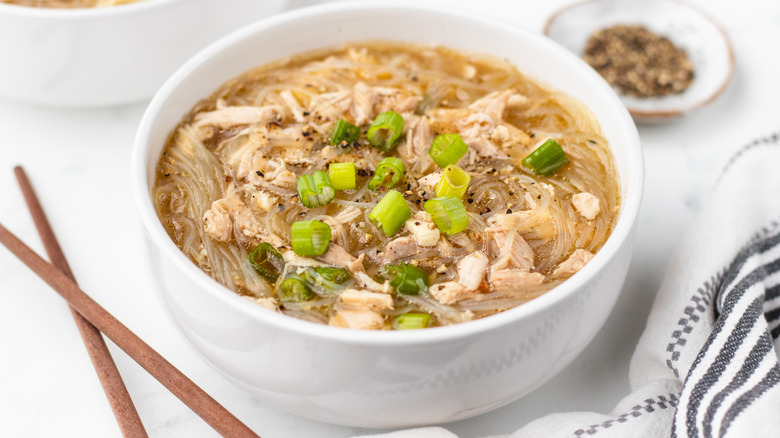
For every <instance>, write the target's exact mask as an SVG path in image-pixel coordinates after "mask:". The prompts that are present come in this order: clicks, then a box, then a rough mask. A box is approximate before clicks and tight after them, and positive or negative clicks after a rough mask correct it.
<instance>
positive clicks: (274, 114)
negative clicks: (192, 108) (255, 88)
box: [192, 106, 282, 139]
mask: <svg viewBox="0 0 780 438" xmlns="http://www.w3.org/2000/svg"><path fill="white" fill-rule="evenodd" d="M281 112H282V108H281V107H279V106H260V107H257V106H226V107H223V108H218V109H216V110H214V111H208V112H204V113H198V114H196V115H195V118H194V120H193V122H192V126H193V128H195V130H196V131H197V132H198V133H204V130H205V129H206V128H207V127H209V126H213V127H215V128H218V129H226V128H230V127H232V126H238V125H250V124H256V123H261V124H265V123H271V122H274V121H276V120H277V119H278V117H279V116H280V114H281ZM205 137H206V136H205V135H201V136H199V138H200V139H203V138H205Z"/></svg>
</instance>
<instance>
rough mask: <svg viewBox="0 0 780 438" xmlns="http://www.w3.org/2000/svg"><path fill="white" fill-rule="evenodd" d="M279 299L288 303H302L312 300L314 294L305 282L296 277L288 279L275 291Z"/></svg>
mask: <svg viewBox="0 0 780 438" xmlns="http://www.w3.org/2000/svg"><path fill="white" fill-rule="evenodd" d="M277 294H278V295H279V299H280V300H282V301H286V302H288V303H302V302H304V301H309V300H310V299H312V298H314V292H312V291H311V288H310V287H309V285H308V284H306V282H305V281H303V280H302V279H300V278H298V277H288V278H286V279H284V281H282V284H280V285H279V288H278V289H277Z"/></svg>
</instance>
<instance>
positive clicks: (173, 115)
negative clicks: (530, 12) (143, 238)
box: [132, 4, 643, 427]
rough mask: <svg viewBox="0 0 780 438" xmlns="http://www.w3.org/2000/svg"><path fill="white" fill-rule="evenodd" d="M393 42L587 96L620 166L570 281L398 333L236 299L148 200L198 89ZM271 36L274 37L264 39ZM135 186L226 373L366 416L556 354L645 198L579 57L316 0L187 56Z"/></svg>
mask: <svg viewBox="0 0 780 438" xmlns="http://www.w3.org/2000/svg"><path fill="white" fill-rule="evenodd" d="M366 39H391V40H401V41H413V42H425V43H440V44H444V45H447V46H450V47H454V48H458V49H461V50H465V51H470V52H488V53H492V54H494V55H498V56H502V57H505V58H507V59H509V60H510V61H511V62H513V63H515V64H516V65H517V66H518V67H519V68H520V69H521V70H522V71H524V72H526V73H528V74H530V75H531V76H533V77H535V78H537V79H538V80H540V81H542V82H545V83H547V84H549V86H551V87H553V88H555V89H558V90H561V91H563V92H565V93H568V94H570V95H572V96H575V97H576V98H578V99H580V100H581V101H583V102H584V103H585V104H587V105H588V106H589V107H590V108H591V110H592V111H593V112H594V113H595V115H596V117H597V118H598V120H599V122H600V123H601V126H602V128H603V131H604V135H605V136H606V138H607V139H608V141H609V142H610V144H611V146H612V150H613V152H614V156H615V160H616V162H617V167H618V169H619V172H620V187H621V190H622V195H623V201H622V204H621V211H620V217H619V219H618V221H617V224H616V226H615V229H614V231H613V233H612V235H611V237H610V238H609V240H608V241H607V242H606V244H605V245H604V247H603V248H602V249H601V251H599V252H598V254H596V256H595V257H594V259H593V260H592V261H591V262H590V263H589V264H588V265H587V266H585V268H584V269H582V270H581V271H580V272H578V273H577V274H575V275H574V276H573V277H572V278H571V279H569V280H567V281H566V282H565V283H563V284H562V285H560V286H559V287H557V288H555V289H554V290H552V291H550V292H548V293H547V294H545V295H543V296H541V297H539V298H537V299H535V300H533V301H531V302H529V303H527V304H524V305H522V306H520V307H517V308H515V309H512V310H509V311H507V312H504V313H501V314H498V315H494V316H490V317H488V318H484V319H481V320H477V321H472V322H467V323H463V324H459V325H454V326H448V327H440V328H432V329H427V330H421V331H409V332H393V331H388V332H372V331H352V330H348V329H341V328H335V327H327V326H320V325H315V324H312V323H308V322H304V321H300V320H297V319H294V318H291V317H287V316H284V315H281V314H277V313H275V312H271V311H268V310H266V309H263V308H261V307H260V306H257V305H254V304H252V303H250V302H247V301H246V300H245V299H243V298H241V297H239V296H238V295H236V294H235V293H233V292H231V291H229V290H228V289H226V288H224V287H223V286H221V285H219V284H218V283H216V282H215V281H214V280H212V279H211V278H210V277H208V276H207V275H206V274H204V273H203V272H201V271H200V270H199V269H198V268H197V267H196V266H195V265H194V264H193V263H192V262H190V261H189V260H188V259H187V258H186V257H185V256H184V255H183V254H182V253H181V252H180V251H179V249H178V248H177V247H176V246H175V245H174V243H173V242H172V241H171V239H170V238H169V237H168V235H167V234H166V232H165V230H164V228H163V226H162V225H161V224H160V222H159V220H158V218H157V215H156V214H155V211H154V207H153V205H152V200H151V197H150V187H151V185H152V183H153V175H154V169H155V166H156V164H157V161H158V158H159V156H160V153H161V150H162V147H163V145H164V143H165V140H166V138H167V137H168V135H169V133H170V132H171V130H172V129H173V128H174V127H175V125H176V124H177V123H178V122H179V120H180V119H181V118H182V116H183V115H185V114H186V113H187V112H188V111H189V110H190V108H191V107H192V106H193V105H194V104H195V103H196V102H197V101H198V100H199V99H201V98H203V97H206V96H208V95H209V94H210V93H211V92H212V91H213V90H214V89H216V88H217V87H218V86H219V85H220V84H222V83H223V82H225V81H227V80H228V79H230V78H232V77H234V76H236V75H238V74H239V73H241V72H244V71H245V70H247V69H249V68H251V67H253V66H256V65H261V64H265V63H268V62H270V61H274V60H276V59H279V58H282V57H285V56H288V55H290V54H294V53H298V52H303V51H308V50H312V49H315V48H321V47H325V46H331V45H334V44H338V43H343V42H347V41H356V40H357V41H359V40H366ZM271 42H273V43H271ZM132 167H133V168H132V176H133V190H134V193H135V197H136V201H137V203H138V209H139V211H140V215H141V218H142V221H143V224H144V227H145V229H146V232H147V237H148V241H149V254H150V256H149V260H150V263H151V265H152V267H153V270H154V272H155V275H156V277H157V280H158V282H159V285H160V291H161V295H162V298H163V301H164V302H165V304H166V306H167V308H168V310H169V312H170V314H171V316H172V318H173V320H174V321H175V323H176V325H177V326H178V327H179V329H180V330H181V332H182V334H183V335H184V337H185V338H186V339H187V341H188V342H189V343H190V344H192V346H194V347H195V349H197V351H199V352H200V353H201V354H202V356H203V357H204V358H205V359H206V360H207V361H208V362H209V363H210V364H211V365H212V366H213V367H214V368H215V369H217V370H218V371H220V372H221V373H222V374H223V375H224V376H225V377H227V378H228V379H229V380H231V381H232V382H234V383H236V384H237V385H239V386H241V387H244V388H246V389H247V390H249V391H251V392H253V393H255V394H257V396H259V397H261V398H263V399H265V400H270V401H273V402H275V403H276V404H278V405H279V406H281V407H282V408H284V409H286V410H289V411H292V412H295V413H297V414H300V415H303V416H306V417H311V418H314V419H318V420H323V421H327V422H333V423H340V424H347V425H354V426H364V427H403V426H414V425H423V424H432V423H442V422H449V421H454V420H459V419H463V418H467V417H471V416H474V415H478V414H481V413H484V412H487V411H490V410H492V409H494V408H497V407H500V406H502V405H505V404H507V403H509V402H511V401H513V400H515V399H517V398H519V397H521V396H523V395H524V394H526V393H528V392H529V391H531V390H533V389H534V388H536V387H537V386H539V385H541V384H542V383H544V382H545V381H547V380H548V379H550V378H551V377H552V376H554V375H555V374H556V373H557V372H559V371H560V370H561V369H563V368H564V367H565V366H566V365H568V364H569V363H570V362H571V361H572V360H573V359H574V358H575V357H576V356H577V355H578V354H579V353H580V352H581V351H582V350H583V349H584V348H585V346H586V345H587V344H588V342H590V341H591V340H592V339H593V337H594V336H595V335H596V333H597V332H598V330H599V328H600V327H601V326H602V324H603V323H604V321H605V320H606V318H607V316H608V315H609V313H610V311H611V309H612V307H613V305H614V303H615V301H616V299H617V297H618V295H619V293H620V289H621V286H622V284H623V281H624V278H625V275H626V271H627V269H628V265H629V259H630V257H631V246H632V240H633V229H634V224H635V222H636V217H637V211H638V209H639V202H640V197H641V195H642V184H643V168H642V153H641V150H640V146H639V138H638V135H637V132H636V128H635V126H634V124H633V122H632V120H631V117H630V116H629V114H628V112H627V111H626V109H625V108H624V107H623V105H622V104H621V103H620V100H619V99H618V98H617V96H616V95H615V94H614V92H613V91H612V90H611V89H610V88H609V86H607V85H606V83H605V82H604V81H603V80H602V79H601V78H600V77H599V76H598V75H597V74H596V73H595V72H594V71H593V70H591V69H590V68H589V67H587V65H585V64H584V63H583V62H582V61H580V60H579V59H578V58H576V57H575V56H574V55H572V54H571V53H569V52H568V51H567V50H565V49H563V48H561V47H559V46H558V45H556V44H555V43H552V42H551V41H549V40H548V39H546V38H544V37H541V36H537V35H531V34H529V33H527V32H525V31H522V30H520V29H517V28H515V27H512V26H509V25H507V24H503V23H500V22H497V21H493V20H488V19H483V18H477V17H474V16H473V15H469V14H461V13H455V12H445V11H440V10H435V9H431V8H428V7H413V6H409V7H401V6H391V5H376V4H371V5H365V4H361V5H354V4H353V5H324V6H319V7H316V8H310V9H304V10H298V11H294V12H291V13H287V14H284V15H281V16H277V17H273V18H270V19H267V20H264V21H262V22H259V23H255V24H254V25H252V26H249V27H247V28H244V29H242V30H240V31H238V32H236V33H233V34H232V35H230V36H228V37H226V38H224V39H222V40H220V41H219V42H217V43H216V44H214V45H212V46H210V47H208V48H207V49H206V50H204V51H202V52H201V53H199V54H198V55H197V56H196V57H195V58H193V59H191V60H190V61H189V62H188V63H187V64H186V65H185V66H183V67H182V68H181V69H179V70H178V71H177V72H176V74H174V76H173V77H172V78H171V79H170V80H169V81H168V82H167V83H166V84H165V85H164V86H163V88H162V89H161V90H160V92H159V93H158V94H157V95H156V96H155V98H154V99H153V100H152V102H151V104H150V105H149V108H148V109H147V112H146V114H145V115H144V117H143V120H142V122H141V125H140V127H139V129H138V134H137V137H136V143H135V149H134V156H133V159H132Z"/></svg>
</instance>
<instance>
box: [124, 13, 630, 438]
mask: <svg viewBox="0 0 780 438" xmlns="http://www.w3.org/2000/svg"><path fill="white" fill-rule="evenodd" d="M378 17H383V19H382V20H380V19H379V18H378ZM432 22H435V23H437V26H436V27H435V29H432V28H431V26H426V25H424V24H425V23H432ZM367 23H372V25H370V26H369V25H367ZM280 35H281V36H282V38H280ZM269 41H274V43H273V44H270V43H269ZM259 47H262V48H263V50H258V48H259ZM133 166H134V169H133V176H134V189H135V193H136V197H137V201H138V204H139V209H140V211H141V216H142V219H143V222H144V225H145V228H146V231H147V234H148V240H149V243H150V245H149V248H150V259H151V261H152V266H153V269H154V271H155V275H156V276H157V279H158V281H159V284H160V291H161V295H162V297H163V299H164V302H165V304H166V306H167V307H168V310H169V311H170V314H171V315H172V317H173V320H174V321H175V322H176V324H177V326H178V327H179V328H180V329H181V331H182V333H183V335H184V336H185V338H187V339H188V340H189V341H190V342H191V343H192V345H193V346H194V347H195V348H196V349H197V350H198V351H199V352H200V353H202V354H203V356H204V357H205V358H206V360H207V361H208V362H209V363H210V364H212V365H213V366H214V367H215V368H216V369H217V370H219V371H220V372H222V373H223V375H225V376H226V377H228V378H229V379H230V380H231V381H233V382H235V383H236V384H238V385H240V386H242V387H244V388H247V389H248V390H250V391H252V392H254V393H256V394H258V395H259V396H261V397H263V398H265V399H268V400H271V401H274V402H276V403H277V404H279V405H281V406H282V407H284V408H286V409H288V410H291V411H293V412H296V413H298V414H301V415H305V416H308V417H311V418H315V419H320V420H324V421H330V422H336V423H342V424H351V425H358V426H368V427H398V426H410V425H420V424H431V423H440V422H446V421H454V420H458V419H462V418H466V417H469V416H473V415H477V414H479V413H483V412H486V411H488V410H490V409H493V408H496V407H498V406H501V405H503V404H506V403H508V402H510V401H512V400H514V399H517V398H518V397H520V396H522V395H523V394H525V393H527V392H529V391H530V390H532V389H533V388H535V387H536V386H538V385H540V384H541V383H543V382H544V381H546V380H547V379H549V378H550V377H552V376H553V375H554V374H555V373H556V372H558V371H560V370H561V369H562V368H563V367H564V366H566V365H567V364H568V363H569V362H570V361H571V360H573V358H574V357H575V356H576V355H577V354H578V353H579V352H580V351H582V349H584V348H585V346H586V345H587V343H588V342H589V341H590V340H591V339H592V338H593V337H594V336H595V333H596V332H597V331H598V329H599V328H600V326H601V325H602V324H603V322H604V320H605V319H606V317H607V316H608V314H609V312H610V310H611V308H612V306H613V305H614V302H615V300H616V298H617V296H618V294H619V291H620V287H621V285H622V282H623V279H624V277H625V273H626V270H627V268H628V260H629V258H630V248H631V240H632V233H633V231H632V230H633V225H634V221H635V218H636V213H637V209H638V205H639V197H640V196H641V186H642V162H641V152H640V149H639V143H638V138H637V134H636V130H635V127H634V126H633V124H632V122H631V119H630V117H629V116H628V114H627V112H626V111H625V108H623V107H622V105H621V104H620V102H619V100H618V99H617V97H616V96H615V95H614V94H613V93H612V91H611V90H610V89H609V87H608V86H607V85H606V84H605V83H604V82H603V81H602V80H601V79H600V78H599V77H598V76H597V75H596V74H595V73H593V72H592V71H591V70H590V69H589V68H588V67H586V66H585V65H584V64H583V63H582V62H581V61H579V60H578V59H576V58H575V57H573V56H572V55H570V54H568V53H567V52H565V51H564V50H563V49H561V48H559V47H558V46H556V45H554V44H553V43H550V42H549V41H547V40H546V39H544V38H542V37H538V36H534V35H529V34H527V33H525V32H523V31H521V30H518V29H515V28H513V27H510V26H507V25H503V24H499V23H495V22H493V21H490V20H485V19H479V18H474V17H469V16H467V15H465V14H458V13H453V12H442V11H439V10H435V9H428V8H413V7H393V6H382V5H380V6H355V5H352V6H341V5H329V6H323V7H319V8H312V9H306V10H301V11H296V12H294V13H290V14H286V15H284V16H281V17H277V18H273V19H270V20H267V21H264V22H261V23H258V24H256V25H253V26H250V27H248V28H245V29H243V30H241V31H239V32H237V33H235V34H233V35H231V36H229V37H227V38H225V39H223V40H221V41H220V42H218V43H216V44H215V45H212V46H211V47H209V48H208V49H206V50H205V51H203V52H201V53H200V54H199V55H198V56H196V57H195V58H193V59H192V60H190V62H188V63H187V64H186V65H185V66H184V67H182V68H181V69H180V70H179V71H178V72H177V73H176V74H175V75H174V76H173V77H172V78H171V79H170V80H169V81H168V82H167V83H166V85H165V86H164V87H163V89H162V90H161V91H160V92H159V93H158V95H157V96H156V97H155V99H154V100H153V101H152V103H151V104H150V106H149V108H148V110H147V113H146V115H145V116H144V119H143V121H142V123H141V126H140V128H139V131H138V136H137V139H136V145H135V151H134V158H133ZM415 328H425V329H424V330H409V329H415ZM350 329H354V330H350ZM380 413H381V414H380Z"/></svg>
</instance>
